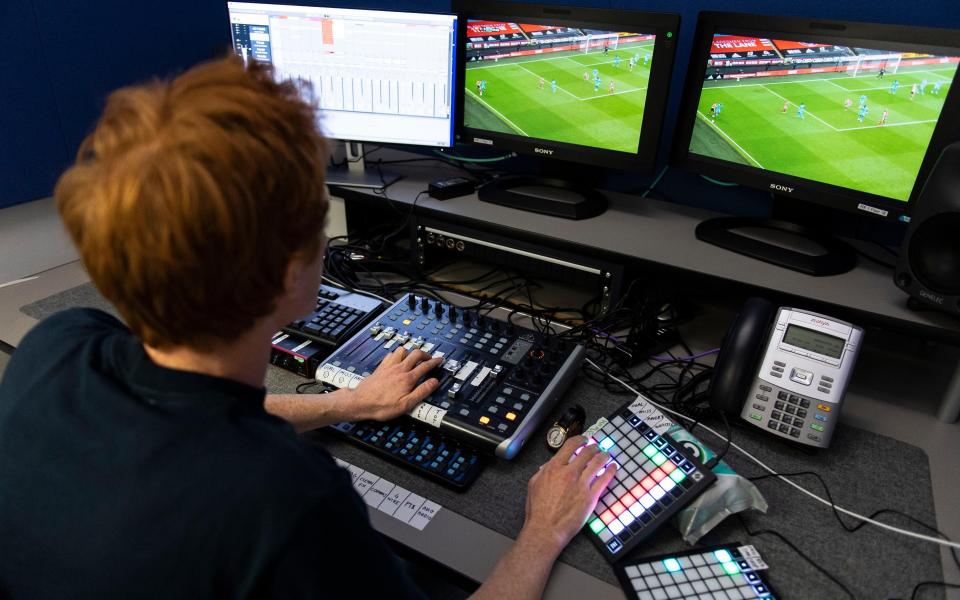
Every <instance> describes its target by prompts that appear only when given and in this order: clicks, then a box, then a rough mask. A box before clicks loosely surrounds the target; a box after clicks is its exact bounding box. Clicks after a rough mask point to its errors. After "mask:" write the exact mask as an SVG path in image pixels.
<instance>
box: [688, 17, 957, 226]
mask: <svg viewBox="0 0 960 600" xmlns="http://www.w3.org/2000/svg"><path fill="white" fill-rule="evenodd" d="M715 34H729V35H745V36H751V37H763V38H777V39H789V40H795V41H808V42H819V43H824V42H827V43H838V44H842V45H848V46H849V45H860V46H861V47H868V48H869V47H870V44H878V43H879V44H880V45H881V46H882V47H884V48H887V47H889V48H891V49H897V48H898V47H902V48H903V49H904V50H907V49H910V50H917V49H920V50H927V51H935V52H938V53H947V54H951V55H953V56H960V32H958V31H953V30H948V29H938V28H932V27H908V26H899V25H885V24H877V23H859V22H849V21H830V20H813V19H804V18H797V17H775V16H767V15H757V14H745V13H731V12H714V11H703V12H701V13H700V14H699V17H698V19H697V27H696V34H695V36H694V39H693V45H692V51H691V54H690V67H689V68H688V69H687V78H686V83H685V85H684V90H683V97H682V99H681V102H680V115H679V118H678V122H677V130H676V135H675V137H674V146H673V149H672V152H671V159H672V162H674V163H675V164H678V165H680V166H682V167H684V168H686V169H688V170H691V171H694V172H698V173H701V174H703V175H707V176H710V177H715V178H717V179H722V180H725V181H729V182H731V183H738V184H741V185H744V186H748V187H752V188H756V189H760V190H765V191H769V192H772V193H775V194H779V195H782V196H785V197H788V198H792V199H798V200H802V201H806V202H812V203H815V204H819V205H822V206H827V207H830V208H833V209H837V210H841V211H845V212H851V213H855V214H859V215H866V216H869V217H876V218H882V219H887V220H901V221H903V220H907V219H908V216H909V214H910V211H911V210H912V207H913V205H914V202H915V201H916V198H917V197H918V196H919V194H920V190H921V189H922V188H923V184H924V182H925V181H926V178H927V175H928V174H929V172H930V169H931V168H932V167H933V165H934V163H935V162H936V160H937V157H938V156H939V155H940V152H941V151H942V150H943V148H944V147H946V146H947V145H948V144H949V143H950V142H951V141H953V140H956V139H958V137H960V110H958V108H960V106H958V104H960V92H957V90H956V89H955V88H956V86H957V83H958V81H960V68H958V71H957V74H955V75H954V79H953V81H952V82H951V84H950V86H949V89H948V90H947V94H946V97H945V98H944V107H943V110H942V111H941V114H940V119H939V121H938V122H937V125H936V128H935V129H934V132H933V136H932V137H931V139H930V144H929V146H928V148H927V153H926V154H925V155H924V158H923V160H922V162H921V165H920V170H919V171H918V173H917V178H916V181H915V182H914V186H913V190H912V191H911V193H910V196H909V198H908V200H907V201H901V200H896V199H893V198H888V197H884V196H879V195H876V194H871V193H868V192H862V191H858V190H854V189H850V188H844V187H840V186H836V185H833V184H828V183H822V182H818V181H814V180H811V179H805V178H802V177H797V176H794V175H788V174H785V173H777V172H775V171H767V170H764V169H760V168H757V167H753V166H749V165H743V164H739V163H732V162H729V161H725V160H721V159H716V158H712V157H708V156H703V155H699V154H694V153H691V152H690V150H689V149H690V141H691V138H692V136H693V128H694V124H695V123H696V118H697V117H696V115H697V107H698V105H699V102H700V93H701V90H702V87H703V81H704V75H705V73H706V71H707V60H708V59H709V57H710V49H711V48H712V42H713V36H714V35H715Z"/></svg>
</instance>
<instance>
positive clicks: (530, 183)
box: [477, 175, 607, 220]
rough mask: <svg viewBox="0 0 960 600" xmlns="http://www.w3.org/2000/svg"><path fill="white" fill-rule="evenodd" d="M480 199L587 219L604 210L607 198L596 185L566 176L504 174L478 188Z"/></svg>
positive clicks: (522, 208) (549, 213) (545, 213)
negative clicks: (561, 177) (579, 181)
mask: <svg viewBox="0 0 960 600" xmlns="http://www.w3.org/2000/svg"><path fill="white" fill-rule="evenodd" d="M477 196H478V197H479V199H480V201H481V202H490V203H492V204H500V205H502V206H509V207H511V208H517V209H520V210H526V211H530V212H535V213H540V214H544V215H551V216H554V217H563V218H564V219H576V220H579V219H589V218H590V217H596V216H597V215H600V214H602V213H603V212H604V211H605V210H607V198H606V196H604V195H603V194H602V193H601V192H599V191H598V190H597V189H596V188H594V187H592V186H590V185H587V184H580V183H574V182H573V181H569V180H566V179H558V178H554V177H541V176H536V175H504V176H502V177H498V178H496V179H494V180H493V181H491V182H489V183H487V184H485V185H484V186H482V187H481V188H480V189H479V190H478V191H477Z"/></svg>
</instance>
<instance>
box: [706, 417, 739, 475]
mask: <svg viewBox="0 0 960 600" xmlns="http://www.w3.org/2000/svg"><path fill="white" fill-rule="evenodd" d="M717 413H718V414H719V415H720V418H721V419H723V424H724V425H725V426H726V428H727V429H726V432H725V433H726V434H727V435H726V436H725V437H726V438H727V441H726V442H725V443H724V444H723V448H722V449H721V450H720V452H717V455H716V456H714V457H713V458H711V459H710V460H709V461H707V463H706V464H705V465H704V466H705V467H706V468H708V469H712V468H714V467H715V466H717V465H718V464H720V461H721V460H723V457H724V456H726V455H727V452H729V451H730V444H731V440H732V439H733V428H732V427H731V426H730V421H728V420H727V415H726V414H724V412H723V411H722V410H717Z"/></svg>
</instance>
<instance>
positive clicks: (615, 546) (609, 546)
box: [607, 539, 623, 553]
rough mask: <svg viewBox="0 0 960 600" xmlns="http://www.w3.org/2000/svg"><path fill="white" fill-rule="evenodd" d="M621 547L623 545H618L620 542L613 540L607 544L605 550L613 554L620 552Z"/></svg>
mask: <svg viewBox="0 0 960 600" xmlns="http://www.w3.org/2000/svg"><path fill="white" fill-rule="evenodd" d="M622 547H623V544H621V543H620V540H615V539H614V540H610V541H609V542H607V549H608V550H610V552H613V553H617V552H620V548H622Z"/></svg>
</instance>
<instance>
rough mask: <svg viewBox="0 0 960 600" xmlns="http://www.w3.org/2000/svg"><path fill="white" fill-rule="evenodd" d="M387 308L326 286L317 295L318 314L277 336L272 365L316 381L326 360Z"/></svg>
mask: <svg viewBox="0 0 960 600" xmlns="http://www.w3.org/2000/svg"><path fill="white" fill-rule="evenodd" d="M384 306H385V305H384V303H383V302H381V301H380V300H377V299H376V298H373V297H371V296H367V295H364V294H360V293H356V292H351V291H349V290H345V289H342V288H338V287H334V286H331V285H326V284H324V285H322V286H321V287H320V290H319V291H318V292H317V304H316V308H315V309H314V311H313V312H312V313H310V314H309V315H306V316H304V317H303V318H301V319H297V320H296V321H294V322H292V323H290V324H288V325H287V326H286V327H284V328H283V329H282V330H280V331H278V332H276V333H275V334H274V335H273V339H272V340H271V345H272V350H271V352H270V363H271V364H273V365H276V366H278V367H280V368H282V369H286V370H288V371H292V372H294V373H296V374H297V375H300V376H301V377H307V378H311V379H312V378H314V377H316V373H317V367H319V366H320V364H321V362H322V361H323V359H325V358H326V357H328V356H330V353H332V352H333V351H334V350H336V349H337V348H338V347H339V346H340V345H341V344H343V342H344V341H346V340H348V339H350V338H351V337H352V336H353V335H355V334H356V333H357V331H360V330H362V329H363V328H364V327H365V326H366V325H367V324H368V323H369V322H370V321H372V320H373V319H375V318H376V317H377V316H378V315H379V314H380V313H381V312H383V308H384Z"/></svg>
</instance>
